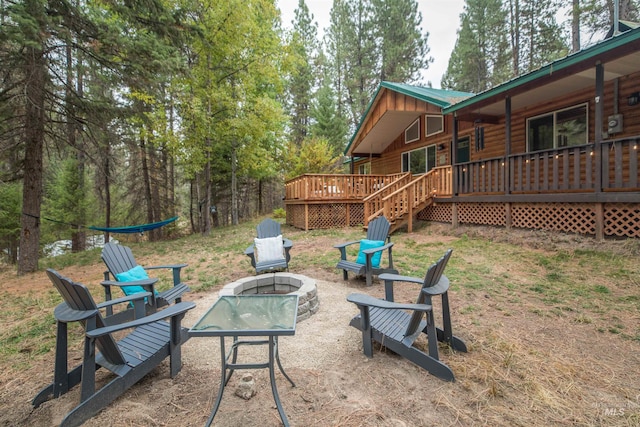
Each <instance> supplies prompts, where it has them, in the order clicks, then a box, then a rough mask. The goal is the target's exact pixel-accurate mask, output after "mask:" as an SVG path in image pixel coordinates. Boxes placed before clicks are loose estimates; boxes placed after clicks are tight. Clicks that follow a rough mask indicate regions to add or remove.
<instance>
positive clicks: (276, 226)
mask: <svg viewBox="0 0 640 427" xmlns="http://www.w3.org/2000/svg"><path fill="white" fill-rule="evenodd" d="M256 230H257V236H258V237H257V238H256V240H255V241H254V244H252V245H251V246H249V247H248V248H247V249H246V250H245V251H244V254H245V255H246V256H248V257H249V258H250V259H251V265H252V266H253V267H254V268H255V269H256V274H257V273H260V272H263V271H272V270H288V269H289V261H291V254H290V253H289V251H290V250H291V248H292V247H293V243H292V242H291V240H289V239H285V238H283V237H282V232H281V231H280V223H279V222H277V221H274V220H272V219H271V218H267V219H265V220H264V221H262V222H261V223H260V224H258V226H257V227H256ZM278 236H280V238H281V239H282V250H280V248H279V242H274V241H273V240H274V239H275V238H277V237H278ZM259 239H267V240H264V241H259ZM278 240H279V239H278ZM262 242H266V243H269V244H271V243H273V244H277V245H278V249H277V250H276V252H279V253H280V255H278V256H274V257H270V258H267V259H265V258H264V257H263V258H262V259H261V256H260V251H259V250H256V245H260V244H261V243H262ZM256 252H257V256H256Z"/></svg>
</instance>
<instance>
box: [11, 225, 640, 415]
mask: <svg viewBox="0 0 640 427" xmlns="http://www.w3.org/2000/svg"><path fill="white" fill-rule="evenodd" d="M416 238H417V237H416ZM447 238H449V239H453V238H456V237H455V236H447V237H443V236H433V235H431V236H422V237H420V239H422V241H427V240H428V239H434V240H435V239H439V240H440V241H442V239H447ZM536 244H538V245H541V246H542V245H547V247H548V245H549V242H548V241H547V242H546V243H544V242H542V241H541V242H539V243H535V242H534V243H533V245H534V246H535V245H536ZM562 244H563V243H562V242H558V241H557V239H556V240H555V241H554V243H553V245H555V246H557V245H562ZM569 244H571V245H576V244H579V243H577V242H576V241H575V239H572V241H571V242H570V243H569ZM591 244H593V243H591ZM297 250H303V248H300V247H297ZM74 268H75V267H70V268H67V269H65V270H64V273H65V275H69V276H70V277H74V278H76V279H77V280H78V281H82V280H83V277H85V276H88V277H92V278H94V277H95V275H96V274H97V273H98V272H96V271H88V270H87V268H86V267H78V268H76V269H75V270H74ZM295 273H298V274H304V275H307V276H309V277H312V278H314V279H316V281H317V287H318V295H319V299H320V310H319V311H318V312H317V313H316V314H315V315H313V316H312V317H311V318H309V319H307V320H304V321H302V322H300V323H299V324H298V327H297V329H296V334H295V335H294V336H290V337H282V338H281V339H280V356H281V361H282V364H283V366H284V369H285V371H286V372H287V374H288V375H289V376H290V377H291V378H292V380H293V381H294V382H295V383H296V387H291V386H290V384H289V383H288V382H287V381H286V379H285V378H284V377H283V376H282V375H281V374H280V373H279V372H278V371H276V380H277V384H278V391H279V394H280V398H281V400H282V402H283V406H284V410H285V412H286V414H287V416H288V419H289V422H290V424H291V425H292V426H318V427H321V426H343V427H349V426H432V425H437V426H458V425H459V426H481V425H482V426H532V425H533V426H548V425H561V426H601V425H602V426H604V425H606V426H609V425H613V426H616V425H619V426H632V425H636V426H637V425H640V372H639V371H640V370H639V369H638V367H639V366H640V351H639V350H640V343H638V341H637V340H635V341H634V340H623V339H619V338H613V339H610V338H607V339H602V337H603V335H597V334H595V333H594V329H593V326H592V325H589V324H581V323H578V322H572V321H570V320H568V319H563V318H562V317H541V316H539V315H536V314H535V313H534V312H532V311H529V310H520V311H514V310H511V311H509V310H508V308H505V307H504V306H503V305H501V304H496V303H495V302H494V301H492V300H491V298H490V296H485V297H484V298H485V299H486V301H484V302H478V301H477V300H476V299H477V298H478V297H477V293H466V292H452V293H451V296H450V299H451V301H452V307H453V308H452V317H453V325H454V333H455V334H456V335H457V336H459V337H461V338H462V339H463V340H464V341H465V342H466V343H467V345H468V347H469V352H468V353H453V352H451V351H450V350H449V349H447V348H444V347H441V358H442V360H443V361H444V362H445V363H446V364H448V365H449V366H450V367H451V368H452V370H453V372H454V373H455V375H456V381H455V382H453V383H449V382H444V381H441V380H439V379H437V378H435V377H433V376H431V375H430V374H428V373H427V372H425V371H424V370H422V369H420V368H418V367H416V366H415V365H413V364H411V363H410V362H408V361H407V360H405V359H402V358H400V357H398V356H397V355H395V354H392V353H391V352H389V351H387V350H385V349H384V348H381V347H376V348H375V352H374V357H373V359H368V358H366V357H365V356H364V355H363V353H362V347H361V342H362V341H361V336H360V333H359V331H357V330H356V329H354V328H352V327H350V326H349V321H350V319H351V318H352V317H353V316H354V315H355V314H357V309H356V307H355V306H353V305H352V304H350V303H348V302H347V301H346V297H347V295H348V294H350V293H351V292H366V293H368V294H371V295H374V296H379V297H382V295H383V286H382V284H381V283H379V282H374V286H373V287H371V288H367V287H366V286H365V284H364V281H363V280H361V279H350V280H349V281H348V282H344V281H342V280H341V274H338V273H336V274H332V275H327V272H326V271H314V270H311V269H299V270H296V271H295ZM42 276H44V274H42ZM40 282H41V283H42V286H45V285H46V284H47V283H46V280H41V279H40V278H39V275H35V276H34V278H33V280H32V283H40ZM188 299H189V300H191V301H194V302H195V303H196V309H194V310H192V311H190V312H189V313H188V315H187V317H186V319H185V321H184V322H183V325H184V326H187V327H189V326H191V325H193V324H194V323H195V322H196V321H197V319H198V318H199V316H200V315H201V314H202V313H203V312H204V311H205V310H206V309H207V308H208V307H210V305H211V304H212V303H213V302H214V301H215V300H216V299H217V291H211V292H209V293H192V294H190V296H189V298H188ZM414 299H415V289H409V290H406V291H402V292H400V293H399V295H398V296H397V297H396V300H398V301H405V300H406V301H413V300H414ZM472 302H473V303H475V304H476V305H477V304H481V305H482V306H483V310H482V311H477V312H466V311H465V312H463V311H462V310H461V307H467V306H469V304H471V303H472ZM634 321H636V322H637V321H640V318H636V319H635V320H634ZM607 337H608V336H607ZM182 356H183V368H182V371H181V372H180V374H178V376H177V377H176V378H174V379H171V378H170V376H169V369H168V362H167V361H165V362H164V363H163V365H161V366H160V367H158V368H157V369H155V370H154V371H153V372H152V373H151V374H150V375H148V376H147V377H145V378H144V379H143V380H142V381H140V382H139V383H138V384H136V385H135V386H133V387H132V388H130V389H129V390H128V391H127V392H125V394H124V395H123V396H122V397H120V398H119V399H117V400H116V401H115V402H114V403H113V404H111V405H110V406H109V407H108V408H107V409H105V410H103V411H102V412H101V413H99V414H98V415H97V416H95V417H94V418H92V419H91V420H89V421H88V422H87V423H86V425H87V426H105V425H119V426H120V425H123V426H201V425H204V424H205V422H206V420H207V418H208V416H209V414H210V411H211V409H212V406H213V403H214V401H215V399H216V396H217V393H218V387H219V381H220V361H219V358H220V353H219V343H218V339H217V338H192V339H190V340H189V341H188V342H187V343H186V344H184V346H183V354H182ZM241 357H242V358H243V361H249V360H251V361H256V360H254V359H255V358H256V357H257V358H258V359H260V361H262V360H264V358H265V357H266V352H265V353H264V354H263V353H262V352H261V350H260V349H258V348H256V349H255V350H254V349H253V348H252V349H251V351H247V352H246V353H244V351H243V350H241ZM245 357H246V358H245ZM80 361H81V353H80V352H78V353H77V354H75V356H74V360H72V363H74V364H77V363H78V362H80ZM52 366H53V354H49V355H48V356H47V357H45V358H44V359H43V360H42V361H41V363H36V364H35V365H34V366H33V367H32V368H31V369H30V370H29V371H28V372H24V375H23V376H19V377H15V378H13V379H11V380H9V381H3V382H4V383H3V384H1V385H0V399H1V401H2V406H3V409H2V411H1V413H0V425H6V426H54V425H58V424H59V422H60V421H61V420H62V418H63V417H64V415H65V414H66V413H67V412H68V411H69V410H70V409H71V408H72V407H74V406H75V405H76V404H77V402H78V398H79V390H77V387H76V389H74V390H73V391H72V392H70V393H68V394H67V395H65V396H63V397H61V398H59V399H55V400H52V401H49V402H46V403H44V404H43V405H41V406H40V407H39V408H37V409H33V408H32V407H31V404H30V401H31V399H32V398H33V396H34V395H35V394H36V393H37V392H38V391H39V389H40V388H42V387H43V386H44V385H46V384H47V383H49V382H50V381H51V378H52ZM247 373H250V374H251V375H252V376H253V377H254V380H255V382H256V389H257V391H258V393H257V394H256V395H255V396H254V397H252V398H251V399H250V400H244V399H242V398H240V397H238V396H236V395H234V390H235V389H236V387H237V386H238V384H239V383H240V382H241V379H242V377H243V376H244V375H245V374H247ZM214 425H216V426H234V427H235V426H262V427H269V426H279V425H281V423H280V418H279V415H278V412H277V410H276V408H275V404H274V400H273V396H272V393H271V389H270V385H269V375H268V371H267V370H253V371H238V372H236V373H235V374H234V376H233V377H232V379H231V381H230V383H229V384H228V386H227V388H226V389H225V392H224V397H223V400H222V404H221V406H220V409H219V411H218V413H217V415H216V419H215V421H214Z"/></svg>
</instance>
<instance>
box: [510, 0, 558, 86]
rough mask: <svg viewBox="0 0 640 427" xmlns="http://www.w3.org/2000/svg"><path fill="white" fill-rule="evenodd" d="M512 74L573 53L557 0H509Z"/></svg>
mask: <svg viewBox="0 0 640 427" xmlns="http://www.w3.org/2000/svg"><path fill="white" fill-rule="evenodd" d="M508 1H509V6H510V11H511V12H510V15H509V16H510V21H509V32H510V34H511V52H512V66H513V69H512V75H513V76H518V75H521V74H526V73H528V72H531V71H533V70H535V69H537V68H539V67H541V66H544V65H546V64H548V63H549V62H551V61H554V60H556V59H558V58H562V57H564V56H566V55H567V54H568V53H569V50H570V49H569V46H568V42H567V38H568V37H567V35H566V32H565V31H563V29H562V28H561V27H560V25H559V24H558V23H557V22H556V15H557V12H558V4H557V3H556V2H555V1H554V0H508Z"/></svg>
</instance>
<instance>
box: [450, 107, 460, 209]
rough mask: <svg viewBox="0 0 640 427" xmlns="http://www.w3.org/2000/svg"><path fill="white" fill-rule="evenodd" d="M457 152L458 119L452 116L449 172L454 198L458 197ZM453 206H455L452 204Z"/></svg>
mask: <svg viewBox="0 0 640 427" xmlns="http://www.w3.org/2000/svg"><path fill="white" fill-rule="evenodd" d="M457 150H458V117H457V116H455V113H454V116H453V138H452V139H451V172H452V173H453V176H452V177H451V186H452V187H453V188H452V189H451V190H452V194H453V195H454V196H457V195H458V169H457V168H456V162H457V159H456V157H457V156H456V152H457ZM454 206H455V204H454Z"/></svg>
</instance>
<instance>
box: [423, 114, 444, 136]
mask: <svg viewBox="0 0 640 427" xmlns="http://www.w3.org/2000/svg"><path fill="white" fill-rule="evenodd" d="M425 123H426V126H425V128H426V130H425V131H424V134H425V136H431V135H435V134H437V133H441V132H444V122H443V120H442V116H429V115H427V116H425Z"/></svg>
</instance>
